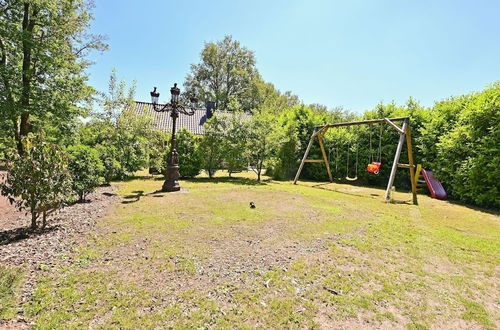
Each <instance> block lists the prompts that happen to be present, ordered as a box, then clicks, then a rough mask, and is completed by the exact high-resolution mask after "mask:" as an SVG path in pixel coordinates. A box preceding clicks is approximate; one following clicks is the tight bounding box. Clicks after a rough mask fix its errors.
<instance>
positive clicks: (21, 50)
mask: <svg viewBox="0 0 500 330" xmlns="http://www.w3.org/2000/svg"><path fill="white" fill-rule="evenodd" d="M91 7H92V4H91V2H88V1H84V0H45V1H17V0H3V1H1V2H0V112H1V113H0V114H1V115H2V118H5V120H4V121H2V124H3V125H4V126H7V128H8V130H7V132H8V133H7V134H8V135H9V136H10V137H12V138H15V139H16V140H17V142H18V148H19V150H21V149H22V143H21V138H22V137H23V136H27V134H28V133H29V132H30V131H33V127H37V126H38V127H41V126H43V125H44V124H46V123H50V126H52V127H53V128H56V129H57V130H59V131H60V132H62V131H64V130H65V125H68V123H71V121H72V120H74V119H76V118H77V117H78V116H79V115H82V114H84V113H85V110H86V108H85V107H83V104H84V102H85V101H88V100H89V99H90V97H91V96H92V94H93V92H94V89H93V88H92V87H90V86H88V85H87V74H86V73H85V69H86V68H87V67H88V66H89V65H90V61H89V60H87V59H86V56H87V54H88V53H89V52H90V51H91V50H104V49H106V47H107V46H106V44H105V43H104V42H103V37H102V36H100V35H93V34H89V33H88V29H89V24H90V22H91V20H92V19H93V18H92V14H91ZM61 119H63V120H61Z"/></svg>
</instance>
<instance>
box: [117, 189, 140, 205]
mask: <svg viewBox="0 0 500 330" xmlns="http://www.w3.org/2000/svg"><path fill="white" fill-rule="evenodd" d="M143 196H145V195H144V190H134V191H132V194H131V195H126V196H124V197H123V198H125V199H126V200H125V201H123V202H122V204H130V203H135V202H138V201H139V200H140V199H141V197H143Z"/></svg>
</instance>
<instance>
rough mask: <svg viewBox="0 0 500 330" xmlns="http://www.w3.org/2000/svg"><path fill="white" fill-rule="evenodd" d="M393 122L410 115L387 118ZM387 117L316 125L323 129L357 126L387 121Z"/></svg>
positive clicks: (402, 119)
mask: <svg viewBox="0 0 500 330" xmlns="http://www.w3.org/2000/svg"><path fill="white" fill-rule="evenodd" d="M387 119H389V120H390V121H391V122H395V121H404V120H405V119H408V117H396V118H387ZM386 122H387V121H386V119H385V118H384V119H370V120H361V121H350V122H346V123H336V124H327V125H318V126H316V128H317V129H320V128H321V129H323V128H332V127H342V126H356V125H372V124H380V123H386Z"/></svg>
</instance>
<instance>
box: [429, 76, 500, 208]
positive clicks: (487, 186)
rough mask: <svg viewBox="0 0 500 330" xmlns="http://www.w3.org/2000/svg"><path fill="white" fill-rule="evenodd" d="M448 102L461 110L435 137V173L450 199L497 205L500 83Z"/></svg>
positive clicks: (499, 155) (498, 202)
mask: <svg viewBox="0 0 500 330" xmlns="http://www.w3.org/2000/svg"><path fill="white" fill-rule="evenodd" d="M452 102H453V103H455V104H456V103H457V102H458V103H459V108H460V110H461V111H460V112H458V114H457V117H456V123H455V125H453V127H452V128H451V129H449V130H448V131H447V132H445V133H444V134H443V135H441V136H439V143H438V144H437V154H436V159H435V161H434V169H435V172H436V175H438V177H439V178H440V179H441V180H443V182H444V183H445V184H446V187H447V188H448V191H449V194H450V195H451V196H452V197H453V198H456V199H459V200H462V201H464V202H467V203H473V204H476V205H480V206H486V207H496V208H498V207H500V197H499V191H500V169H499V168H498V164H500V152H499V149H498V148H499V146H500V82H499V83H496V84H493V85H492V86H491V87H490V88H487V89H486V90H484V91H483V92H481V93H475V94H471V95H468V96H467V97H462V98H460V99H459V100H456V99H452V100H450V103H452ZM441 106H442V105H441Z"/></svg>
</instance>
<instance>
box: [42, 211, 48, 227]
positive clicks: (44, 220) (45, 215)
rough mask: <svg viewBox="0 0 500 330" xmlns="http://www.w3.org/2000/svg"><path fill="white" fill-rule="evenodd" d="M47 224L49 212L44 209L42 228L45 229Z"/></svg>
mask: <svg viewBox="0 0 500 330" xmlns="http://www.w3.org/2000/svg"><path fill="white" fill-rule="evenodd" d="M46 224H47V212H46V211H43V213H42V229H45V225H46Z"/></svg>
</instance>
